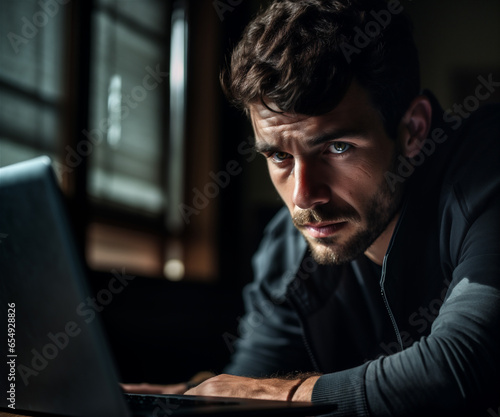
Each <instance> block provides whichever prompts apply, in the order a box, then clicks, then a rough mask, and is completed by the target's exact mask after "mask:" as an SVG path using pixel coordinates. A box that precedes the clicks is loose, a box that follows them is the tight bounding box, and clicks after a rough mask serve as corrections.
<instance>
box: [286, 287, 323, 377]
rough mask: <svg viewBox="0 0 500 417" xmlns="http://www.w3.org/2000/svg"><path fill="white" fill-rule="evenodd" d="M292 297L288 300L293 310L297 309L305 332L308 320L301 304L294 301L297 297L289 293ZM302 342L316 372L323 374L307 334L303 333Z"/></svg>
mask: <svg viewBox="0 0 500 417" xmlns="http://www.w3.org/2000/svg"><path fill="white" fill-rule="evenodd" d="M289 294H290V297H289V298H288V300H289V302H290V304H291V305H292V308H294V309H295V311H296V312H297V314H298V316H299V320H300V322H301V323H302V328H303V329H304V330H305V328H306V320H305V319H304V314H303V312H302V309H301V308H300V306H299V305H300V303H299V302H297V301H296V300H294V299H293V298H294V297H296V296H295V293H294V292H289ZM302 340H303V341H304V346H305V347H306V351H307V353H308V355H309V358H310V359H311V362H312V365H313V367H314V368H315V370H316V372H321V370H320V369H319V366H318V361H317V360H316V357H315V356H314V353H313V351H312V349H311V345H310V343H309V340H307V336H306V332H305V331H303V332H302Z"/></svg>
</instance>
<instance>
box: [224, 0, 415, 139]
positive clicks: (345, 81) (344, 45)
mask: <svg viewBox="0 0 500 417" xmlns="http://www.w3.org/2000/svg"><path fill="white" fill-rule="evenodd" d="M391 3H392V5H391ZM395 5H396V6H398V8H397V9H396V11H395ZM402 9H403V6H402V5H401V4H399V2H398V0H390V1H389V2H386V1H384V0H277V1H275V2H273V3H272V5H271V6H270V7H269V8H267V9H266V10H264V11H261V12H260V13H259V14H258V15H257V16H256V17H255V18H254V19H253V20H252V22H251V23H250V24H249V25H248V26H247V27H246V29H245V31H244V33H243V37H242V39H241V41H240V42H239V43H238V45H237V46H236V48H235V49H234V51H233V53H232V56H231V60H230V63H229V64H228V65H227V66H226V67H225V68H223V70H222V72H221V84H222V88H223V90H224V93H225V94H226V96H227V97H228V99H229V100H230V102H232V103H233V104H234V105H236V106H237V107H240V108H242V109H244V110H245V111H247V113H248V106H249V105H250V104H252V103H255V102H256V101H261V102H262V103H264V104H265V102H264V99H265V100H268V101H270V102H272V103H274V104H276V105H277V106H278V108H279V109H280V110H281V111H283V112H289V113H299V114H305V115H311V116H313V115H321V114H325V113H327V112H329V111H331V110H333V109H334V108H335V106H337V104H338V103H339V102H340V101H341V100H342V98H343V97H344V95H345V93H346V92H347V89H348V88H349V86H350V84H351V82H352V81H353V80H354V79H355V80H356V81H357V82H358V83H359V84H360V85H361V86H362V87H363V88H365V90H367V91H368V93H369V95H370V98H371V100H372V103H373V105H374V106H375V108H376V109H377V110H378V111H379V113H380V115H381V117H382V120H383V122H384V125H385V128H386V130H387V132H388V134H389V135H390V136H391V137H395V136H396V132H397V127H398V125H399V122H400V120H401V117H402V116H403V115H404V113H405V111H406V109H407V108H408V106H409V104H410V102H411V100H412V99H413V98H414V97H415V96H416V95H418V93H419V91H420V73H419V62H418V53H417V49H416V46H415V44H414V41H413V33H412V25H411V21H410V20H409V19H408V17H407V16H406V15H405V14H404V13H403V12H402Z"/></svg>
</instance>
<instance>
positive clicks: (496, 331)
mask: <svg viewBox="0 0 500 417" xmlns="http://www.w3.org/2000/svg"><path fill="white" fill-rule="evenodd" d="M375 23H378V25H379V26H378V27H379V29H380V30H378V31H374V30H372V31H371V32H369V31H368V32H369V33H370V34H371V35H373V36H371V35H370V36H369V39H368V38H367V37H368V35H367V34H366V33H368V32H365V37H361V35H360V33H361V32H360V31H363V30H364V29H366V28H369V27H372V28H375V27H376V25H375ZM370 24H372V26H370ZM360 39H362V40H363V42H360ZM367 39H368V41H367ZM222 85H223V88H224V90H225V92H226V94H227V96H228V97H229V99H230V100H231V101H232V102H233V103H234V104H236V105H237V106H239V107H241V108H242V109H244V110H245V111H246V113H247V114H248V116H249V118H250V120H251V123H252V126H253V129H254V133H255V146H256V148H257V150H258V151H259V152H260V153H262V154H263V155H264V157H265V158H266V159H267V162H268V167H269V173H270V176H271V179H272V181H273V184H274V186H275V187H276V189H277V191H278V192H279V194H280V196H281V198H282V199H283V201H284V203H285V205H286V210H282V211H281V212H280V213H279V214H278V215H277V216H276V218H275V219H273V221H272V222H271V223H270V225H269V226H268V227H267V229H266V235H265V237H264V239H263V242H262V244H261V247H260V249H259V252H258V253H257V254H256V256H255V258H254V268H255V281H254V282H253V283H252V284H250V285H249V286H248V287H247V288H246V290H245V302H246V308H247V313H246V317H245V322H244V325H245V328H246V329H247V331H246V332H245V336H244V337H242V338H241V339H240V340H239V341H238V343H237V346H236V352H235V354H234V355H233V358H232V361H231V363H230V364H229V365H228V367H227V369H226V370H225V372H226V373H225V374H223V375H219V376H216V377H213V378H210V379H207V380H206V381H205V382H202V383H201V384H199V385H198V386H196V387H195V388H192V389H190V390H188V391H187V394H200V395H222V396H238V397H257V398H273V399H283V400H294V401H295V400H311V399H312V400H313V401H318V402H320V401H331V402H335V403H337V404H338V405H339V410H338V412H337V413H336V414H335V415H359V416H365V415H373V416H397V415H398V416H399V415H404V416H408V415H417V416H422V415H461V414H464V415H467V414H468V415H475V416H476V415H498V414H497V413H498V410H499V408H498V405H499V401H498V399H499V395H498V393H499V388H500V387H499V385H500V379H499V378H498V375H499V371H500V359H499V356H500V355H499V353H500V320H499V318H500V216H499V213H500V193H499V191H500V172H499V164H498V156H499V150H500V143H499V138H500V122H499V117H498V115H499V110H498V108H496V107H490V108H485V109H484V110H480V111H477V112H476V113H475V114H474V115H472V116H471V117H470V118H468V119H467V120H461V119H458V120H457V118H456V116H452V115H450V114H449V113H446V114H444V115H443V113H442V110H440V108H439V106H438V104H437V102H436V101H435V99H434V98H433V97H432V95H431V94H430V93H425V94H422V93H421V92H420V86H419V69H418V58H417V52H416V48H415V46H414V43H413V40H412V35H411V29H410V23H409V21H408V20H407V18H406V17H405V16H404V14H403V13H402V7H401V5H400V4H399V2H397V1H390V2H388V3H385V2H384V1H381V0H377V1H374V0H339V1H333V0H328V1H327V0H298V1H297V0H283V1H276V2H275V3H273V4H272V5H271V6H270V7H269V8H268V9H267V10H266V11H264V12H262V13H261V14H260V15H259V16H257V17H256V18H255V19H254V20H253V21H252V22H251V23H250V25H249V26H248V27H247V29H246V31H245V33H244V35H243V39H242V40H241V42H240V43H239V44H238V46H237V47H236V49H235V51H234V52H233V55H232V60H231V64H230V67H229V68H228V69H227V70H226V71H225V72H224V73H223V76H222ZM452 121H453V123H451V122H452ZM458 122H460V123H458ZM248 329H249V330H248ZM491 413H494V414H491Z"/></svg>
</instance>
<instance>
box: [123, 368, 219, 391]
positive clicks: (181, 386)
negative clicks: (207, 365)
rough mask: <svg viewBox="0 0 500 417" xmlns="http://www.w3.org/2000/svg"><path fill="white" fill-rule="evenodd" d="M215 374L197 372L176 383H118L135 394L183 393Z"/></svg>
mask: <svg viewBox="0 0 500 417" xmlns="http://www.w3.org/2000/svg"><path fill="white" fill-rule="evenodd" d="M214 375H215V374H214V373H213V372H209V371H202V372H198V373H197V374H196V375H194V376H193V377H192V378H191V379H190V380H189V381H188V382H180V383H178V384H170V385H157V384H146V383H141V384H120V385H121V387H122V388H123V390H124V391H126V392H132V393H135V394H184V392H186V391H187V390H188V389H189V388H191V387H194V386H196V385H198V384H199V383H200V382H203V381H205V380H206V379H208V378H211V377H213V376H214Z"/></svg>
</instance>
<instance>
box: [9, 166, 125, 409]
mask: <svg viewBox="0 0 500 417" xmlns="http://www.w3.org/2000/svg"><path fill="white" fill-rule="evenodd" d="M0 234H1V236H2V238H0V239H1V241H2V242H1V243H0V271H1V272H0V274H1V279H0V300H1V303H0V305H1V307H2V310H1V312H0V322H1V323H2V325H3V326H5V325H7V326H8V329H7V331H8V333H7V334H8V340H7V342H8V343H2V344H1V346H2V351H4V352H3V354H2V358H6V359H7V361H6V362H7V369H6V371H7V372H6V373H4V372H2V375H7V378H5V377H2V378H1V380H0V386H1V391H2V392H3V393H5V392H7V397H6V396H5V395H2V396H1V397H0V405H1V406H2V407H3V408H6V409H9V410H14V409H16V410H24V411H38V412H46V413H56V414H63V415H68V416H76V415H79V416H91V415H94V416H96V415H107V416H117V417H118V416H127V415H128V411H127V408H126V407H125V404H124V403H123V399H122V393H121V390H120V388H119V386H118V385H117V383H116V381H118V376H117V375H116V372H115V369H114V367H113V365H112V361H111V358H110V357H109V355H108V349H107V347H106V344H105V337H104V333H103V330H102V328H101V325H100V323H99V320H98V319H97V316H95V319H93V320H89V317H88V316H83V315H82V314H81V308H80V310H79V306H80V304H81V303H82V302H85V300H86V299H87V297H88V296H90V292H89V289H88V288H87V286H86V284H85V277H84V276H83V274H84V268H83V265H82V263H81V261H80V259H78V255H77V252H76V250H75V247H74V245H73V240H72V237H71V235H70V227H69V223H68V219H67V216H66V213H65V211H64V206H63V201H62V196H61V195H60V190H59V188H58V186H57V182H56V181H55V178H54V173H53V170H52V168H51V162H50V159H49V158H46V157H41V158H37V159H35V160H31V161H27V162H23V163H19V164H15V165H12V166H9V167H5V168H2V169H1V170H0ZM5 349H7V352H5ZM89 365H90V366H89ZM75 405H78V406H77V407H75Z"/></svg>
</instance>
